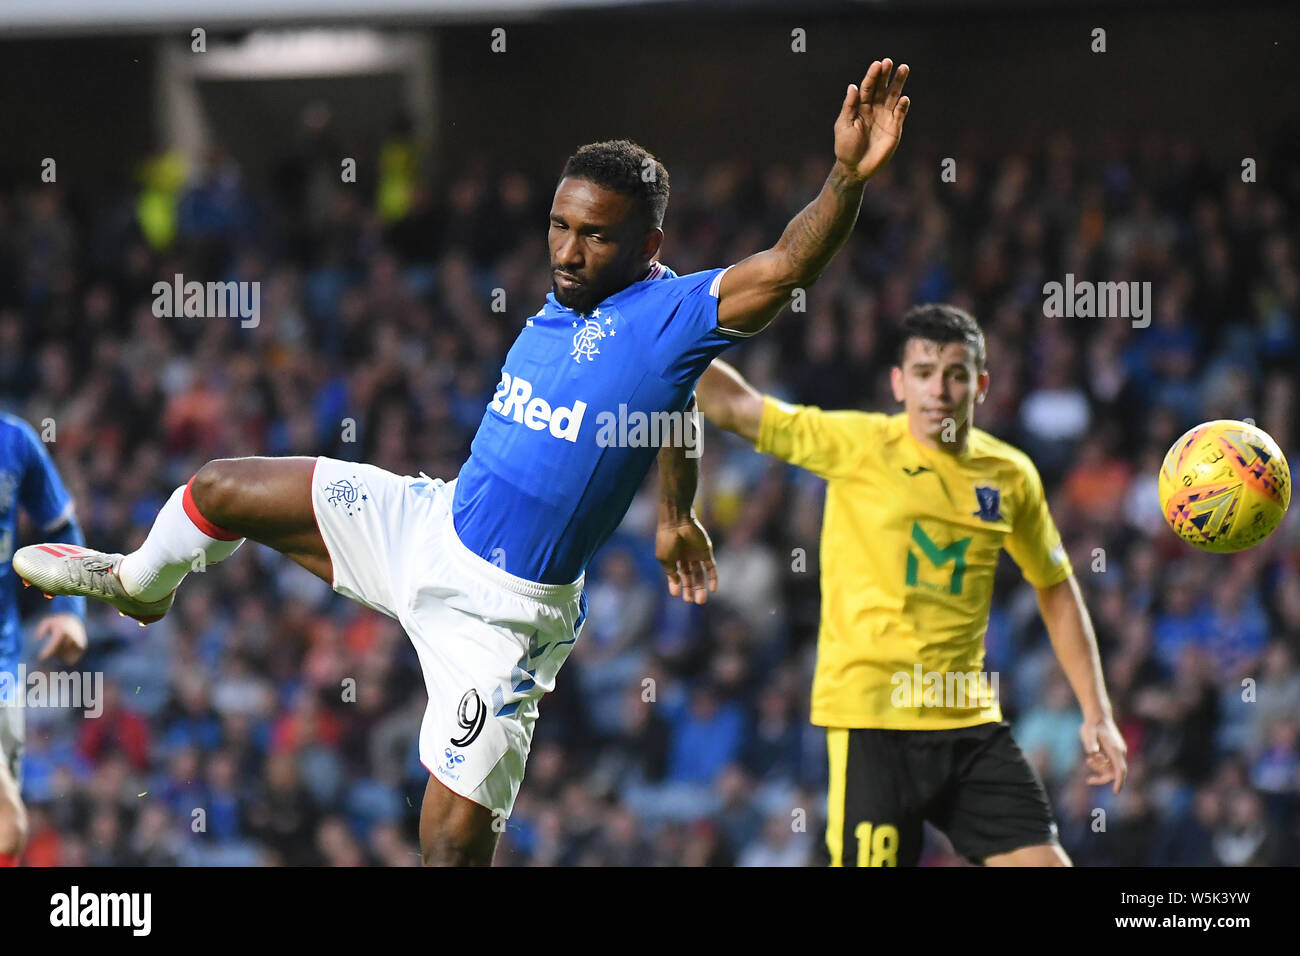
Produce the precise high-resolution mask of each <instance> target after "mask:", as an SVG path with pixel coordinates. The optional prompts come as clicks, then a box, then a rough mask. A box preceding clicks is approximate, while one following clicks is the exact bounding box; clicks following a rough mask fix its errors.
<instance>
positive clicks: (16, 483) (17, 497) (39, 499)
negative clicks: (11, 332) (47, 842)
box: [0, 413, 88, 866]
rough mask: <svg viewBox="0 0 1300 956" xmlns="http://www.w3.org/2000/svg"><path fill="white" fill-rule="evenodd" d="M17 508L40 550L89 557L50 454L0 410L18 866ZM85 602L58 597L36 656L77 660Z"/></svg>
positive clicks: (13, 837)
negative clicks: (41, 540)
mask: <svg viewBox="0 0 1300 956" xmlns="http://www.w3.org/2000/svg"><path fill="white" fill-rule="evenodd" d="M19 509H21V510H22V511H23V512H25V513H26V515H27V517H28V519H30V520H31V522H32V523H33V524H34V525H35V526H36V529H37V532H38V533H39V534H40V536H41V537H43V538H46V539H47V543H46V544H43V545H40V547H43V548H48V549H50V551H51V552H54V553H57V554H59V555H62V556H76V555H81V554H86V553H88V552H86V551H84V549H83V548H82V547H81V546H82V545H83V544H84V542H83V541H82V537H81V529H80V528H79V527H77V521H76V518H75V517H74V515H73V508H72V499H71V498H70V497H69V496H68V492H67V490H66V489H65V488H64V487H63V482H62V481H61V480H60V479H59V473H58V471H57V470H56V469H55V467H54V462H53V461H51V460H50V455H49V452H47V451H46V450H45V445H44V444H43V443H42V442H41V440H40V438H38V437H37V435H36V432H35V431H34V430H33V429H32V426H31V425H29V424H27V423H26V422H25V421H23V420H22V419H21V418H15V417H14V416H13V415H7V414H4V413H0V866H17V865H18V859H19V857H20V856H21V855H22V852H23V847H24V845H25V844H26V842H27V813H26V811H25V809H24V808H23V802H22V797H21V792H20V788H21V783H22V765H23V740H24V731H25V727H24V721H23V715H24V713H25V710H24V709H23V706H22V704H23V701H21V700H20V699H19V695H21V694H23V693H25V692H26V687H25V686H24V683H25V682H24V681H21V680H20V679H19V678H20V673H19V667H18V665H19V664H20V663H21V661H22V656H23V654H22V628H21V622H20V621H19V617H18V577H17V575H15V574H14V572H13V553H14V542H15V541H16V540H17V537H18V512H19ZM85 616H86V599H85V598H84V597H70V596H58V597H55V598H54V600H53V601H52V602H51V604H50V607H49V614H47V615H46V616H45V617H43V618H42V619H41V620H40V621H39V622H38V623H37V625H36V637H37V638H38V639H41V640H43V641H44V642H45V645H44V647H42V648H41V651H40V660H42V661H44V660H49V659H50V658H52V657H55V656H56V655H57V656H58V657H59V659H60V660H62V661H63V662H64V663H65V664H75V663H76V662H77V661H78V660H80V659H81V655H82V654H83V653H85V650H86V626H85V623H84V620H85Z"/></svg>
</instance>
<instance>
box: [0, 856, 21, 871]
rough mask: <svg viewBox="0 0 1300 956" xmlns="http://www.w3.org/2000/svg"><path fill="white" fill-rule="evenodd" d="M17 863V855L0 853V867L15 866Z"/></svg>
mask: <svg viewBox="0 0 1300 956" xmlns="http://www.w3.org/2000/svg"><path fill="white" fill-rule="evenodd" d="M17 865H18V857H16V856H9V855H8V854H7V853H0V868H3V867H6V866H17Z"/></svg>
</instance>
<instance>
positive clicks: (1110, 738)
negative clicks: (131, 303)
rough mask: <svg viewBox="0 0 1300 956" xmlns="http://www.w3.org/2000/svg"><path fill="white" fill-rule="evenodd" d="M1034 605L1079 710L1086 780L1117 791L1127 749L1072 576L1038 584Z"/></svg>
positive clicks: (1121, 778)
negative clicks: (1046, 585)
mask: <svg viewBox="0 0 1300 956" xmlns="http://www.w3.org/2000/svg"><path fill="white" fill-rule="evenodd" d="M1037 590H1038V609H1039V612H1040V613H1041V614H1042V615H1043V623H1044V624H1046V625H1047V634H1048V637H1050V638H1051V640H1052V648H1053V649H1054V650H1055V651H1056V658H1057V660H1059V661H1060V662H1061V669H1062V670H1064V671H1065V676H1066V679H1067V680H1069V682H1070V686H1071V687H1072V688H1074V696H1075V697H1077V698H1078V699H1079V706H1080V707H1082V708H1083V726H1081V727H1080V728H1079V736H1080V737H1081V738H1082V739H1083V749H1084V752H1085V753H1086V754H1087V755H1088V756H1087V760H1088V769H1089V770H1090V771H1091V774H1090V776H1089V777H1088V783H1090V784H1094V785H1095V784H1103V783H1109V784H1111V785H1112V787H1113V789H1114V792H1115V793H1119V789H1120V787H1122V786H1124V778H1125V776H1127V774H1128V763H1127V753H1128V747H1127V745H1126V744H1125V743H1124V738H1123V737H1121V736H1120V733H1119V729H1118V728H1117V727H1116V726H1115V718H1114V716H1113V715H1112V713H1111V709H1110V698H1109V697H1108V696H1107V695H1106V681H1105V678H1103V676H1102V671H1101V656H1100V655H1099V654H1098V653H1097V638H1096V636H1095V635H1094V633H1093V630H1092V621H1091V619H1090V618H1089V617H1088V609H1087V608H1086V607H1085V606H1084V603H1083V595H1082V594H1081V593H1080V592H1079V584H1078V582H1077V581H1076V580H1075V578H1074V575H1073V574H1071V575H1070V576H1069V577H1068V578H1066V579H1065V580H1064V581H1061V582H1060V583H1059V584H1054V585H1052V586H1051V587H1046V588H1038V589H1037Z"/></svg>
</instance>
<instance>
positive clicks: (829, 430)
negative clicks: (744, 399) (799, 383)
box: [754, 395, 886, 478]
mask: <svg viewBox="0 0 1300 956" xmlns="http://www.w3.org/2000/svg"><path fill="white" fill-rule="evenodd" d="M885 417H886V416H884V415H881V414H879V413H872V412H855V411H834V412H828V411H825V410H823V409H820V408H817V407H816V406H815V405H790V404H787V403H786V402H782V401H779V400H778V399H775V398H772V397H771V396H770V395H764V396H763V417H762V419H761V420H760V422H759V426H758V442H757V443H756V444H755V445H754V447H755V448H756V449H757V450H758V451H761V452H763V453H764V454H768V455H775V456H776V457H777V458H780V459H782V460H783V461H788V462H789V463H790V464H792V465H798V466H799V467H800V468H806V469H808V470H809V471H811V472H812V473H813V474H816V475H821V476H822V477H823V478H841V477H844V476H845V475H849V474H852V473H853V472H854V471H856V470H857V469H858V468H859V467H860V465H861V463H862V459H863V458H864V457H865V456H866V455H867V454H869V453H870V451H871V449H872V448H874V447H875V446H876V439H877V438H878V437H879V431H880V429H881V427H882V425H883V422H884V420H885Z"/></svg>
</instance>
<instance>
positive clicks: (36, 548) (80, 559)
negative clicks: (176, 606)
mask: <svg viewBox="0 0 1300 956" xmlns="http://www.w3.org/2000/svg"><path fill="white" fill-rule="evenodd" d="M124 557H125V555H121V554H105V553H104V552H103V551H92V550H90V549H89V548H81V547H78V546H77V545H75V544H63V543H61V542H51V543H49V544H33V545H29V546H28V547H26V548H19V549H18V550H17V551H16V552H15V553H14V571H15V572H16V573H17V574H18V577H19V578H21V579H22V582H23V586H24V587H26V586H29V585H35V586H36V587H38V588H40V589H41V590H42V591H43V592H45V596H46V597H54V595H56V594H67V595H71V596H73V597H88V598H95V599H96V600H99V601H104V602H106V603H108V604H111V605H113V607H115V608H117V612H118V613H119V614H121V615H122V616H123V617H130V618H135V620H137V621H139V622H140V626H141V627H144V626H145V625H146V624H152V623H153V622H154V621H157V620H161V619H162V616H163V615H164V614H166V613H167V611H168V610H169V609H170V608H171V606H172V601H173V600H174V599H175V597H176V591H175V590H174V589H173V591H172V593H171V594H169V595H167V596H166V597H165V598H163V599H162V600H161V601H152V602H149V601H137V600H136V599H135V598H133V597H131V595H129V594H127V593H126V588H124V587H122V579H121V578H119V577H118V576H117V569H118V566H119V565H120V564H121V563H122V558H124Z"/></svg>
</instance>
